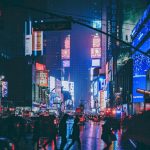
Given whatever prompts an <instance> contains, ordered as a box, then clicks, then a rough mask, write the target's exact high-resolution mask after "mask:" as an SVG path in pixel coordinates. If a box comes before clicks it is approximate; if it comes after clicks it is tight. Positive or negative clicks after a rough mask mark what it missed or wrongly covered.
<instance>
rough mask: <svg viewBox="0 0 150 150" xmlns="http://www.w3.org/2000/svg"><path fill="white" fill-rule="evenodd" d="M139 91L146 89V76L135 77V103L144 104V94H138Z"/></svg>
mask: <svg viewBox="0 0 150 150" xmlns="http://www.w3.org/2000/svg"><path fill="white" fill-rule="evenodd" d="M137 89H143V90H145V89H146V75H136V76H133V102H134V103H136V102H143V101H144V96H143V94H140V93H137V92H136V90H137Z"/></svg>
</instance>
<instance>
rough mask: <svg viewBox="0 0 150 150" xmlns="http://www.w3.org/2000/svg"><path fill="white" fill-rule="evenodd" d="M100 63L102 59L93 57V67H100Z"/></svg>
mask: <svg viewBox="0 0 150 150" xmlns="http://www.w3.org/2000/svg"><path fill="white" fill-rule="evenodd" d="M100 65H101V63H100V59H92V67H99V66H100Z"/></svg>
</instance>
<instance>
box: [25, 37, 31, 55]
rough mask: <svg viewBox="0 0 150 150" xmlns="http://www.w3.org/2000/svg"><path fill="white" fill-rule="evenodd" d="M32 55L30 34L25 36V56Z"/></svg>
mask: <svg viewBox="0 0 150 150" xmlns="http://www.w3.org/2000/svg"><path fill="white" fill-rule="evenodd" d="M26 55H32V35H26V36H25V56H26Z"/></svg>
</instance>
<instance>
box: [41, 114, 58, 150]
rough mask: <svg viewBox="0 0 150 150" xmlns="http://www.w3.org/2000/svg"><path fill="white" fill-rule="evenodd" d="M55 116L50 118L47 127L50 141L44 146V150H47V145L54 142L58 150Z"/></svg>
mask: <svg viewBox="0 0 150 150" xmlns="http://www.w3.org/2000/svg"><path fill="white" fill-rule="evenodd" d="M54 119H55V117H54V116H50V117H49V124H48V126H47V133H48V134H49V135H48V141H47V142H46V143H45V144H44V145H43V148H44V149H46V145H48V144H49V143H51V142H52V141H54V146H55V150H57V143H56V135H57V128H56V126H55V124H54Z"/></svg>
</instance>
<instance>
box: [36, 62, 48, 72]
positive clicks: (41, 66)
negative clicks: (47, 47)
mask: <svg viewBox="0 0 150 150" xmlns="http://www.w3.org/2000/svg"><path fill="white" fill-rule="evenodd" d="M35 67H36V70H43V71H44V70H46V66H45V65H44V64H40V63H36V64H35Z"/></svg>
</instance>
